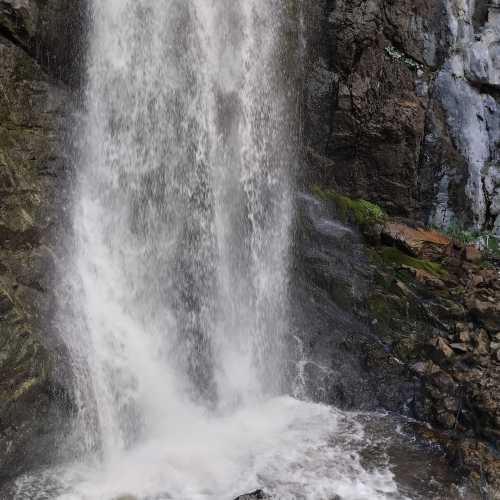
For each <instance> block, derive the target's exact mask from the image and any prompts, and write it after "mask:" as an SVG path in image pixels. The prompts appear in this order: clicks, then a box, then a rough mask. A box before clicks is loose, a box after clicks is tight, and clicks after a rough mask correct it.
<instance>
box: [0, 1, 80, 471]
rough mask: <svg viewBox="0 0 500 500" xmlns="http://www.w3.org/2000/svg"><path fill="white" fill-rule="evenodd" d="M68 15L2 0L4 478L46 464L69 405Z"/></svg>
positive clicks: (0, 405) (48, 6)
mask: <svg viewBox="0 0 500 500" xmlns="http://www.w3.org/2000/svg"><path fill="white" fill-rule="evenodd" d="M67 9H68V2H63V1H58V0H48V1H43V2H41V1H22V2H21V1H6V0H3V1H0V450H1V452H0V480H2V479H4V478H5V476H6V475H11V474H15V473H16V472H17V471H19V470H21V468H23V467H28V466H29V465H30V464H32V463H40V462H41V461H43V460H45V459H47V458H48V456H49V455H50V454H51V451H52V450H53V448H54V447H53V443H52V445H49V442H45V443H44V442H43V441H44V440H47V441H48V440H49V439H53V437H49V436H50V430H51V429H54V428H57V427H58V426H59V425H60V422H59V420H58V417H59V416H60V411H61V408H62V407H63V406H64V404H61V403H62V401H63V400H64V391H63V389H62V388H61V387H60V384H59V383H58V382H57V380H56V379H57V377H56V372H55V367H56V365H57V356H58V349H59V348H58V347H57V341H56V335H55V333H54V332H55V327H54V322H53V319H54V304H55V290H54V288H53V286H52V282H53V279H54V275H55V272H56V268H57V262H58V257H57V252H56V248H57V235H58V231H59V227H60V223H61V220H62V219H63V210H62V206H63V205H64V201H65V200H64V198H65V192H66V182H67V172H68V171H69V168H70V166H71V165H70V161H69V158H68V154H67V149H66V146H65V139H66V127H67V124H68V117H69V114H70V110H71V109H72V99H71V97H70V93H69V92H68V90H67V88H66V85H65V84H64V83H63V82H62V80H61V79H60V78H59V77H61V76H63V74H64V76H65V80H66V81H69V80H70V74H75V72H73V69H72V68H76V66H77V65H75V64H73V62H71V64H70V59H71V58H72V57H73V55H74V53H73V52H72V50H71V49H70V48H69V47H70V45H69V43H68V41H69V38H70V36H69V35H70V30H71V26H68V25H67V24H66V21H67V19H71V15H70V13H69V11H68V10H67ZM72 64H73V67H72V66H71V65H72ZM62 67H65V69H64V71H63V70H62V69H61V68H62ZM49 70H50V71H49Z"/></svg>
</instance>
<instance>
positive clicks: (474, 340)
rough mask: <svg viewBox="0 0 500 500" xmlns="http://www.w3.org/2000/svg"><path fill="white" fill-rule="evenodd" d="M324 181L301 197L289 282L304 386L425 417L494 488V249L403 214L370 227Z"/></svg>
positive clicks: (498, 466)
mask: <svg viewBox="0 0 500 500" xmlns="http://www.w3.org/2000/svg"><path fill="white" fill-rule="evenodd" d="M320 193H323V194H322V196H319V197H318V196H316V197H314V196H310V195H306V196H303V197H302V198H301V200H302V202H301V203H300V204H299V217H300V224H299V228H300V230H299V231H298V233H299V237H298V239H297V243H298V246H297V255H296V259H297V264H296V270H297V271H296V283H294V286H293V290H294V294H295V296H296V301H295V304H294V310H295V311H296V312H298V317H299V318H300V317H302V318H304V319H303V321H304V324H300V323H298V324H297V325H296V328H297V329H296V337H297V338H299V339H301V347H302V351H301V352H302V355H303V359H304V361H303V362H302V364H301V368H302V371H301V374H300V377H299V378H300V381H301V382H302V383H303V384H304V390H305V391H306V394H307V395H308V396H310V397H313V398H314V399H317V400H320V401H324V402H327V403H332V404H335V405H337V406H341V407H343V408H356V409H358V408H365V409H374V408H381V407H382V408H386V409H390V410H393V411H397V412H400V413H403V414H406V415H409V416H411V417H413V418H416V419H417V420H418V421H421V422H427V423H428V424H430V425H431V426H432V428H433V429H434V435H433V436H430V437H431V438H432V439H436V436H438V437H437V440H438V441H439V442H440V443H441V444H443V445H444V446H445V448H446V449H447V450H448V452H449V455H450V457H452V458H453V460H454V462H455V463H456V464H457V465H458V466H460V467H463V468H465V470H466V471H467V472H470V473H471V474H472V476H473V477H474V478H475V479H480V478H481V475H482V476H483V477H484V478H486V479H487V480H488V481H490V482H492V483H493V485H494V487H495V488H498V486H499V484H498V477H499V476H498V471H499V470H500V461H499V460H498V458H497V457H496V453H497V451H495V450H498V449H499V448H500V394H499V391H498V390H497V388H498V387H499V386H500V328H499V327H500V325H499V323H498V321H499V319H500V310H499V304H500V262H499V261H498V258H496V257H494V256H488V255H485V254H482V253H481V251H480V250H478V249H477V248H472V247H464V246H463V245H461V244H460V243H458V242H456V241H453V240H451V239H450V238H448V237H447V236H445V235H443V234H440V233H438V232H437V231H434V230H428V229H425V228H424V227H422V226H421V225H419V224H416V223H414V222H413V223H412V222H411V221H408V220H406V221H405V220H402V219H393V218H392V219H391V218H387V217H386V220H385V222H384V223H383V224H380V221H378V222H377V224H376V226H377V227H378V231H379V232H380V237H379V238H378V239H376V238H373V231H371V230H369V231H367V228H366V226H363V225H361V226H360V225H359V224H358V223H357V219H359V217H356V214H355V212H352V211H351V213H349V212H348V211H345V210H342V201H343V198H342V197H339V196H338V195H336V194H332V193H331V192H328V191H323V192H320ZM339 200H340V202H341V205H340V208H341V210H339ZM344 205H345V204H344ZM358 205H359V202H358ZM356 206H357V204H356V203H352V204H351V207H356ZM301 332H302V337H301ZM424 435H425V432H424Z"/></svg>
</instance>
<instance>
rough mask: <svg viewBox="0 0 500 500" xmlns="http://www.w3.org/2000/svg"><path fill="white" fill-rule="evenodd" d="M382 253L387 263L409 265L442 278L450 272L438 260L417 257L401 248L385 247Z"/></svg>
mask: <svg viewBox="0 0 500 500" xmlns="http://www.w3.org/2000/svg"><path fill="white" fill-rule="evenodd" d="M380 255H381V257H382V259H383V261H384V262H385V263H387V264H397V265H399V266H403V265H404V266H408V267H412V268H413V269H419V270H422V271H426V272H428V273H429V274H432V275H433V276H435V277H437V278H441V279H443V278H444V279H446V278H447V277H448V272H447V271H446V270H445V269H443V266H442V265H441V264H439V263H437V262H430V261H428V260H422V259H416V258H415V257H410V256H409V255H406V254H405V253H403V252H402V251H401V250H399V249H397V248H395V247H384V248H382V249H381V250H380Z"/></svg>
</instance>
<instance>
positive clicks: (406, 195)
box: [305, 0, 500, 231]
mask: <svg viewBox="0 0 500 500" xmlns="http://www.w3.org/2000/svg"><path fill="white" fill-rule="evenodd" d="M473 4H475V5H476V9H475V10H474V9H473V8H472V6H473ZM498 12H499V6H497V5H496V3H495V2H493V3H491V2H490V3H489V4H488V5H486V2H470V1H459V0H438V1H435V0H433V1H426V0H419V1H417V2H415V1H410V0H408V1H404V2H392V1H389V0H354V1H352V0H349V1H347V0H345V1H344V0H339V1H336V2H330V1H327V0H324V1H323V2H321V3H320V5H319V6H316V7H314V8H311V10H310V12H309V26H310V30H309V31H310V32H311V35H310V37H309V50H310V54H309V59H308V63H309V66H308V68H307V74H308V77H307V85H306V99H305V100H306V104H305V107H306V121H307V123H306V136H307V146H308V149H307V158H308V161H309V164H310V169H309V170H308V176H309V177H312V178H314V179H315V180H316V181H319V182H322V183H323V184H324V185H327V186H333V187H336V188H337V189H339V190H340V191H342V192H345V193H348V194H350V195H351V196H355V197H361V198H365V199H369V200H371V201H374V202H377V203H380V204H381V205H383V206H384V207H385V208H386V209H387V210H388V211H389V212H390V213H391V214H393V215H404V216H411V217H418V218H421V219H425V220H426V221H428V222H432V223H434V224H436V225H441V226H446V225H449V224H451V223H454V222H459V223H464V225H466V226H467V225H468V226H473V227H475V228H477V229H487V230H496V231H497V230H498V226H499V224H500V222H499V219H498V216H499V215H500V208H499V207H498V206H497V205H498V204H499V202H498V199H497V198H498V187H499V177H500V173H499V172H500V166H499V165H500V164H499V157H498V140H499V138H498V133H499V126H498V123H497V122H498V116H499V113H498V106H499V104H498V103H499V99H498V95H499V94H498V65H499V61H500V58H499V48H498V47H499V43H500V32H499V30H500V28H499V27H498V26H499V25H500V23H499V22H498V20H499V14H498ZM318 25H320V26H322V29H321V30H320V31H318V30H317V26H318ZM314 27H316V28H314Z"/></svg>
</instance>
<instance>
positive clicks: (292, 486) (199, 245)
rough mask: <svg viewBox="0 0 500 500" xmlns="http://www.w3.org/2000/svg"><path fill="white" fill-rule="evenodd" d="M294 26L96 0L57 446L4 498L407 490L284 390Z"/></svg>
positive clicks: (347, 425) (262, 9)
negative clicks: (68, 362)
mask: <svg viewBox="0 0 500 500" xmlns="http://www.w3.org/2000/svg"><path fill="white" fill-rule="evenodd" d="M300 25H301V19H300V3H299V1H298V0H297V1H296V2H295V1H293V0H93V2H92V16H91V27H90V35H89V40H90V48H89V54H88V81H87V87H86V119H85V126H84V127H83V128H82V130H81V144H82V146H81V151H82V154H81V158H80V161H79V164H78V188H77V189H76V193H75V209H74V220H73V222H74V234H75V238H76V243H75V252H74V255H73V258H72V260H71V261H72V268H71V269H68V274H69V275H71V276H73V277H74V279H73V298H72V299H73V303H74V307H73V315H72V317H71V318H72V319H71V321H70V320H67V323H66V324H64V318H63V324H62V327H63V329H64V330H65V332H66V333H65V336H66V343H67V345H68V348H69V351H70V352H71V357H72V362H73V371H74V377H75V394H76V400H77V403H78V412H77V414H78V415H77V417H76V422H75V426H74V427H75V428H74V432H73V434H72V437H71V439H70V442H69V443H68V445H67V446H68V448H69V450H70V452H71V454H72V457H71V460H69V459H68V465H66V466H64V467H60V468H57V469H53V470H49V471H45V472H42V473H40V474H37V475H36V476H29V477H23V478H20V479H19V480H18V481H17V482H16V494H15V495H16V498H18V499H30V500H35V499H52V498H58V499H60V500H114V499H118V498H127V499H132V498H133V499H140V500H143V499H149V500H153V499H156V500H159V499H175V500H196V499H206V500H208V499H211V500H225V499H227V500H230V499H232V498H234V497H235V496H237V495H238V494H242V493H245V492H247V491H251V490H253V489H256V488H258V487H264V488H266V489H267V491H268V492H269V493H270V494H272V495H274V497H275V498H278V499H282V500H285V499H299V498H303V499H308V500H309V499H310V500H314V499H318V500H320V499H333V498H342V499H353V500H355V499H358V500H360V499H370V500H376V499H389V498H404V495H403V494H402V493H400V492H399V491H398V488H397V486H396V483H395V481H394V478H393V474H392V473H391V472H390V470H389V468H388V467H387V464H383V463H382V464H380V465H379V466H377V467H370V468H366V467H364V466H363V463H362V459H361V455H360V453H359V448H360V443H362V442H363V440H364V435H363V427H362V425H361V424H360V423H359V422H358V421H357V420H356V418H355V417H354V416H349V415H345V414H342V413H340V412H337V411H335V410H334V409H331V408H327V407H325V406H320V405H315V404H312V403H306V402H300V401H297V400H294V399H292V398H289V397H285V396H282V394H284V393H285V392H286V391H287V390H288V389H289V388H290V387H289V384H287V383H286V380H284V379H285V376H284V374H285V373H286V366H285V365H286V359H287V349H286V345H287V342H286V337H287V332H288V329H289V327H288V325H287V316H288V301H287V289H288V283H287V277H288V253H289V245H290V234H289V229H290V223H291V219H292V203H291V194H290V193H291V190H292V187H293V171H294V161H296V160H295V158H296V157H297V155H296V154H295V146H294V145H295V143H296V133H295V132H294V123H296V122H297V120H296V119H295V118H296V117H295V89H294V77H293V75H292V74H291V72H290V69H289V68H290V66H293V63H291V61H293V60H294V58H295V63H297V60H296V59H297V57H299V55H300V51H301V50H300ZM287 67H288V69H287ZM336 495H337V496H336Z"/></svg>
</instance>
